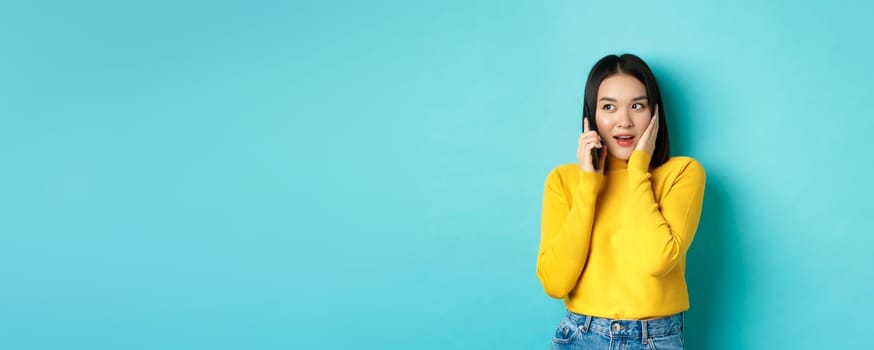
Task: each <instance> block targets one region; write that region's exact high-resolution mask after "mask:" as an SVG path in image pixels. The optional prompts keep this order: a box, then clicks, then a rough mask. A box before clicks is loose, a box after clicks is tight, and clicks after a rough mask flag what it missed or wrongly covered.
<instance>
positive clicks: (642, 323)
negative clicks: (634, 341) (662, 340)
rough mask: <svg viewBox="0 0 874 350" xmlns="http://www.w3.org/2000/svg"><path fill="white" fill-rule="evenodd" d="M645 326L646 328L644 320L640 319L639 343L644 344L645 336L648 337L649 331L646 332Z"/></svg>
mask: <svg viewBox="0 0 874 350" xmlns="http://www.w3.org/2000/svg"><path fill="white" fill-rule="evenodd" d="M647 328H648V326H647V322H646V320H641V321H640V334H641V339H640V342H641V344H646V340H647V338H649V333H648V330H647Z"/></svg>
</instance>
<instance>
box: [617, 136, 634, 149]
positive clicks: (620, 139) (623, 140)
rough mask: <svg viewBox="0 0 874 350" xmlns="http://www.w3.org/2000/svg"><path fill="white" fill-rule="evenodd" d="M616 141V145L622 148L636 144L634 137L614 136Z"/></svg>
mask: <svg viewBox="0 0 874 350" xmlns="http://www.w3.org/2000/svg"><path fill="white" fill-rule="evenodd" d="M613 138H614V139H616V143H617V144H618V145H619V146H622V147H629V146H631V145H633V144H634V136H632V135H619V136H613Z"/></svg>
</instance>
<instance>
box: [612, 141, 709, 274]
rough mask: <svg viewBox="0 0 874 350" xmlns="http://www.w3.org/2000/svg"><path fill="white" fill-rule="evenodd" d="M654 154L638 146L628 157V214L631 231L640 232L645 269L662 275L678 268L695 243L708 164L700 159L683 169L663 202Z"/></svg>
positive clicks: (639, 243)
mask: <svg viewBox="0 0 874 350" xmlns="http://www.w3.org/2000/svg"><path fill="white" fill-rule="evenodd" d="M650 158H651V155H650V154H649V153H646V152H644V151H639V150H636V151H634V152H633V153H632V154H631V158H630V159H629V161H628V185H629V186H630V187H629V196H630V197H629V200H628V215H629V217H631V218H633V219H632V220H629V225H630V226H631V227H630V229H631V232H634V233H636V234H638V235H639V236H638V237H637V240H636V242H637V245H636V246H637V250H638V251H637V253H638V256H640V257H641V258H642V262H643V264H644V269H645V271H646V272H647V273H648V274H649V275H651V276H653V277H661V276H664V275H666V274H668V273H669V272H671V270H673V269H674V267H675V266H677V262H679V261H680V260H681V259H682V258H683V257H685V256H686V252H687V251H688V250H689V246H690V245H691V244H692V239H693V238H694V237H695V231H696V230H697V228H698V220H699V218H700V217H701V206H702V202H703V200H704V183H705V174H704V168H702V167H701V165H700V164H698V163H697V162H694V161H693V162H691V163H689V164H688V165H687V166H686V168H685V169H683V170H682V171H681V172H680V174H679V175H677V178H676V179H673V184H672V185H671V187H670V189H668V190H667V193H666V194H665V195H664V196H663V197H662V200H661V202H660V203H656V201H655V196H654V195H653V190H652V182H651V181H650V179H651V178H652V175H651V174H650V172H649V162H650Z"/></svg>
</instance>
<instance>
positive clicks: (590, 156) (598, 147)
mask: <svg viewBox="0 0 874 350" xmlns="http://www.w3.org/2000/svg"><path fill="white" fill-rule="evenodd" d="M593 125H594V123H592V122H590V121H589V117H588V116H586V117H584V118H583V133H581V134H580V137H579V140H578V141H577V162H578V163H579V165H580V169H583V170H584V171H588V172H593V173H599V174H603V173H604V161H606V160H607V157H606V155H607V153H606V152H601V151H602V149H603V147H604V145H603V144H602V143H601V135H598V132H597V131H595V130H593V129H594V128H593Z"/></svg>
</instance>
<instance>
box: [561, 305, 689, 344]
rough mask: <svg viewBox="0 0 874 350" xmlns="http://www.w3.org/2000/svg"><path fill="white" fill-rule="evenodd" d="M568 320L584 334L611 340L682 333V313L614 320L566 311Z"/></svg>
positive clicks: (644, 338) (643, 338)
mask: <svg viewBox="0 0 874 350" xmlns="http://www.w3.org/2000/svg"><path fill="white" fill-rule="evenodd" d="M567 317H568V319H569V320H570V321H571V322H573V324H574V325H575V326H577V328H578V329H579V330H581V331H583V332H584V333H587V332H589V331H592V332H595V333H598V334H602V335H604V336H607V337H611V338H619V337H624V338H640V339H642V340H644V341H645V340H646V339H647V338H649V337H662V336H668V335H673V334H676V333H680V332H682V331H683V313H682V312H681V313H677V314H674V315H670V316H665V317H659V318H652V319H648V320H614V319H609V318H602V317H594V316H587V315H582V314H578V313H575V312H572V311H568V314H567Z"/></svg>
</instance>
